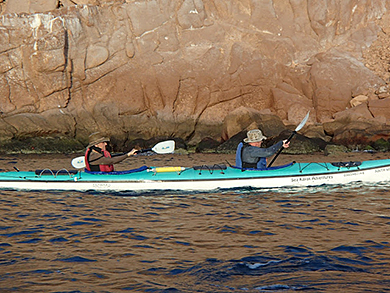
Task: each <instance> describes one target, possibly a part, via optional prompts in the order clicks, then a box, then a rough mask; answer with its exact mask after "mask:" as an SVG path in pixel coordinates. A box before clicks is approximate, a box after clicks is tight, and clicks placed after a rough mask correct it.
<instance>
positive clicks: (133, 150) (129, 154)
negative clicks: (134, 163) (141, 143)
mask: <svg viewBox="0 0 390 293" xmlns="http://www.w3.org/2000/svg"><path fill="white" fill-rule="evenodd" d="M136 152H137V150H136V149H132V150H131V151H130V152H128V153H127V156H128V157H130V156H134V155H135V153H136Z"/></svg>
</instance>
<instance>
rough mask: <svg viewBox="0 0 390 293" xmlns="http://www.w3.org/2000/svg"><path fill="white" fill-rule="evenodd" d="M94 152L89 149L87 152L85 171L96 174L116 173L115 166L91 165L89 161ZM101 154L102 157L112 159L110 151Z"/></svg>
mask: <svg viewBox="0 0 390 293" xmlns="http://www.w3.org/2000/svg"><path fill="white" fill-rule="evenodd" d="M91 152H92V148H88V149H87V151H86V152H85V169H87V170H88V171H96V172H99V171H100V172H113V171H114V165H94V164H91V163H92V162H93V161H92V162H90V160H89V155H90V154H91ZM100 153H101V154H102V156H104V157H106V158H111V154H110V153H109V152H108V151H103V150H100Z"/></svg>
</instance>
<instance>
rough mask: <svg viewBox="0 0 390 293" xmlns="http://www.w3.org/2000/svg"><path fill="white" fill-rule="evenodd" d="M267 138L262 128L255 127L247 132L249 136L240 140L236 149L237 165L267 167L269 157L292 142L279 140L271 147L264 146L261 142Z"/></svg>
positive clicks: (251, 167)
mask: <svg viewBox="0 0 390 293" xmlns="http://www.w3.org/2000/svg"><path fill="white" fill-rule="evenodd" d="M265 139H267V138H266V137H265V136H264V135H263V133H262V132H261V130H260V129H253V130H249V131H248V132H247V137H246V138H245V139H244V141H243V142H240V143H239V145H238V147H237V151H236V166H237V167H239V168H250V169H265V168H267V159H266V158H267V157H270V156H272V155H274V154H276V153H277V151H278V150H279V149H280V148H281V147H284V148H288V147H289V146H290V142H289V141H287V140H283V141H279V142H278V143H276V144H274V145H273V146H271V147H269V148H262V147H261V143H262V142H263V140H265Z"/></svg>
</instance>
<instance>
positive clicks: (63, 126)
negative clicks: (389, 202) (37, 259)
mask: <svg viewBox="0 0 390 293" xmlns="http://www.w3.org/2000/svg"><path fill="white" fill-rule="evenodd" d="M75 4H78V5H75ZM389 9H390V4H389V3H388V1H386V0H373V1H370V2H356V1H352V0H337V1H333V2H331V3H328V4H327V5H326V6H325V5H323V4H322V3H321V2H319V1H308V2H307V1H290V2H289V1H287V2H285V3H284V2H283V3H281V2H277V1H272V0H270V1H268V2H267V1H265V2H264V1H263V2H261V3H258V2H256V1H247V2H245V1H241V2H237V1H234V0H227V1H212V0H199V1H187V0H185V1H176V2H175V1H168V0H155V1H146V0H145V1H136V2H135V1H123V0H118V1H105V0H75V1H69V0H64V1H54V0H41V1H31V0H15V1H0V13H1V18H0V28H1V29H0V113H1V117H0V133H3V134H4V135H5V137H8V138H11V137H29V136H64V137H75V138H77V139H79V140H80V141H83V142H84V140H85V137H87V136H88V134H89V133H91V132H94V131H96V130H99V131H103V132H106V133H108V134H110V135H111V136H115V137H116V138H117V139H118V140H123V141H126V140H132V139H135V138H139V137H142V138H144V139H149V138H151V137H180V138H183V139H185V140H186V141H187V142H189V143H192V144H196V143H197V142H199V141H201V140H202V138H204V137H210V138H211V139H214V140H220V138H221V136H222V139H227V138H229V137H231V136H232V135H234V134H236V133H238V132H240V131H241V130H243V129H245V128H247V127H249V126H251V123H252V122H255V124H256V126H261V127H263V128H264V129H268V130H265V131H269V133H270V134H269V135H274V132H275V131H276V130H278V131H279V130H281V129H282V128H284V125H283V123H281V122H277V123H276V124H275V125H273V124H274V123H275V121H276V120H275V119H270V120H264V119H265V118H264V117H266V116H265V115H260V117H261V119H258V118H256V119H252V121H249V120H250V119H249V120H248V121H247V120H245V119H247V118H246V117H245V115H246V113H244V112H245V111H244V112H243V113H242V115H243V117H239V116H240V115H239V114H237V115H236V118H235V120H236V122H231V123H230V122H229V123H228V125H227V124H226V123H225V122H224V121H227V117H228V116H229V113H231V112H233V111H234V110H236V109H240V107H243V108H246V109H249V108H250V109H252V110H253V111H255V112H256V111H258V112H261V113H264V112H263V111H265V110H266V111H270V114H272V115H277V116H279V118H278V119H279V121H283V122H284V123H285V124H286V125H297V123H299V122H300V121H301V119H302V117H303V116H304V115H305V114H306V113H307V112H308V111H309V110H311V115H310V120H309V121H308V124H313V125H314V124H316V123H320V124H321V123H326V122H328V121H333V119H334V118H333V117H335V116H336V115H337V113H339V112H342V111H344V110H345V109H346V108H348V107H350V101H351V99H352V98H353V97H357V96H359V95H365V96H367V97H369V101H368V105H369V108H368V109H369V110H370V111H371V113H372V115H373V116H374V117H376V118H377V117H382V118H380V119H382V120H380V121H381V122H384V123H387V122H388V119H389V117H388V116H387V115H386V113H385V111H384V109H386V107H388V106H387V99H388V98H387V97H388V90H387V82H388V80H387V75H386V73H384V72H388V70H387V69H388V68H386V66H385V65H386V64H388V63H389V62H388V57H387V55H386V50H387V49H386V48H388V47H389V46H386V47H384V48H382V49H381V46H379V45H378V43H377V42H378V41H381V42H386V38H385V36H384V32H386V31H388V30H389V28H388V27H389V24H390V21H389V17H388V15H389ZM381 17H382V20H381ZM371 45H373V46H374V47H373V50H372V51H371V52H372V54H369V55H368V56H369V57H367V54H368V53H367V49H368V48H370V46H371ZM374 57H376V58H374ZM386 58H387V63H386ZM376 60H381V61H380V62H379V61H378V62H375V61H376ZM383 60H384V61H383ZM375 64H380V65H381V67H377V66H375ZM366 65H367V66H366ZM386 70H387V71H386ZM378 72H381V74H378ZM379 98H381V99H382V100H383V101H384V102H381V103H379V102H378V101H377V100H378V99H379ZM252 110H250V111H249V112H251V111H252ZM61 111H62V112H63V113H65V114H63V113H62V112H61ZM356 111H357V110H355V113H356ZM249 112H248V113H249ZM256 115H257V114H256ZM256 115H255V116H256ZM365 115H366V114H365ZM256 117H257V116H256ZM269 117H270V116H269ZM229 119H230V118H229ZM240 119H242V122H239V120H240ZM262 119H263V120H262ZM383 119H385V120H383ZM29 121H30V123H29ZM259 121H260V122H259ZM375 121H376V122H375ZM375 121H374V122H372V121H371V122H370V121H366V122H365V123H368V124H370V123H373V125H374V126H375V125H376V124H377V122H378V120H375ZM248 123H249V124H248ZM334 123H335V124H334V125H336V124H337V125H338V123H339V122H334ZM255 124H254V125H255ZM268 125H270V126H268ZM349 125H351V127H352V126H353V125H352V124H349ZM353 127H355V126H353ZM375 127H376V126H375ZM328 128H335V129H333V130H332V131H327V130H325V133H326V134H327V135H331V133H333V134H334V135H336V133H338V131H337V130H338V129H339V127H333V126H332V127H330V126H324V129H328ZM357 129H360V128H357ZM377 130H378V131H380V130H379V129H377ZM382 130H383V131H385V132H386V129H382ZM351 137H352V136H350V138H351ZM335 140H337V139H335Z"/></svg>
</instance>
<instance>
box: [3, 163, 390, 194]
mask: <svg viewBox="0 0 390 293" xmlns="http://www.w3.org/2000/svg"><path fill="white" fill-rule="evenodd" d="M389 179H390V160H389V159H387V160H372V161H363V162H359V163H357V162H351V163H344V164H332V163H292V164H289V165H287V166H284V167H280V168H277V169H272V170H262V171H258V170H245V171H242V170H241V169H237V168H232V167H221V166H219V165H214V166H203V168H195V167H193V168H182V167H165V168H162V169H158V168H152V167H150V168H147V167H144V168H141V169H140V170H138V171H137V172H131V173H126V172H116V173H113V174H107V173H106V174H100V173H98V174H91V173H87V172H84V171H78V172H68V171H67V170H61V171H51V170H41V171H39V172H37V171H36V172H33V171H12V172H2V173H0V189H11V190H75V191H130V192H133V191H152V190H182V191H211V190H215V189H220V188H222V189H229V188H247V187H250V188H280V187H304V186H320V185H325V184H348V183H352V182H363V183H377V182H386V181H389Z"/></svg>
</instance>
